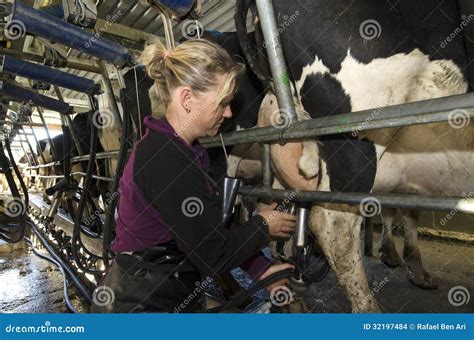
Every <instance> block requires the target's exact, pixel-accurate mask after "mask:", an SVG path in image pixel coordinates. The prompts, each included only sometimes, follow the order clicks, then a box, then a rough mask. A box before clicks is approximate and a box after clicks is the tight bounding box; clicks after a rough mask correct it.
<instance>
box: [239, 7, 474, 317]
mask: <svg viewBox="0 0 474 340" xmlns="http://www.w3.org/2000/svg"><path fill="white" fill-rule="evenodd" d="M246 2H248V1H247V0H243V1H239V5H240V9H242V8H243V7H245V6H244V5H242V4H244V3H246ZM273 4H274V8H275V12H276V18H277V22H278V26H279V30H278V31H279V33H280V38H281V41H282V45H283V50H284V54H285V57H286V61H287V65H288V71H289V74H290V79H291V80H292V85H293V89H294V96H295V101H296V105H297V113H298V118H299V119H308V118H324V117H328V116H333V115H338V114H342V113H348V112H353V111H360V110H366V109H375V110H374V115H376V114H377V111H376V109H377V108H380V107H384V106H388V105H395V104H401V103H407V102H413V101H419V100H424V99H429V98H436V97H444V96H449V95H456V94H462V93H465V92H467V91H468V87H469V84H468V82H467V66H468V65H469V60H468V53H470V52H469V51H472V40H468V39H465V37H464V35H463V28H464V27H466V26H467V25H469V24H470V25H474V22H473V23H471V21H474V13H471V12H464V13H460V10H459V4H458V1H457V0H426V1H423V2H422V3H421V2H415V1H411V0H399V1H377V0H359V1H350V0H335V1H334V0H319V1H311V0H302V1H298V2H292V1H283V0H274V1H273ZM244 14H245V13H244ZM461 14H463V15H464V16H461ZM239 15H240V18H239ZM243 17H244V16H243V15H242V13H240V14H239V12H237V16H236V18H237V20H238V21H239V20H242V18H243ZM239 34H240V35H241V37H242V38H243V39H245V38H244V37H245V35H244V34H243V32H239ZM469 44H471V46H469ZM466 46H468V47H466ZM275 112H278V107H277V105H276V100H275V98H274V97H271V96H267V97H266V98H265V99H264V101H263V103H262V110H261V116H260V118H259V120H260V122H259V124H260V125H261V126H266V125H270V124H271V122H272V121H274V117H273V116H274V115H275ZM466 118H467V117H466ZM465 129H466V130H465V131H464V133H462V134H461V133H457V131H455V130H454V129H453V128H451V126H449V125H448V124H430V125H426V126H424V127H423V131H421V130H419V129H417V127H406V128H400V129H384V130H375V131H370V132H366V133H357V132H356V133H354V134H343V135H332V136H324V137H321V138H319V139H318V140H317V141H313V142H305V143H287V144H286V145H284V146H281V145H278V144H274V145H272V161H273V165H274V168H275V175H276V178H277V179H278V180H279V181H280V182H281V184H282V185H284V186H285V187H287V188H299V189H302V190H315V189H317V190H322V191H342V192H367V193H369V192H383V193H386V192H404V193H418V194H431V193H435V194H445V195H456V193H457V192H456V190H459V189H460V188H461V187H462V186H460V185H459V186H456V188H457V189H456V190H454V189H452V190H447V189H448V187H449V186H450V183H449V181H446V183H445V184H443V185H442V186H439V183H438V180H439V179H440V176H439V173H437V172H436V171H434V170H433V169H436V167H435V158H436V157H437V156H439V157H441V159H442V160H443V163H442V164H441V165H440V164H438V165H439V166H441V168H442V169H443V170H442V171H447V174H448V173H451V174H452V175H453V176H454V174H456V176H459V175H460V178H462V179H464V180H468V179H469V178H471V177H469V169H472V167H473V165H474V159H473V157H472V149H473V143H472V123H471V124H469V121H468V124H467V125H466V127H465ZM470 136H471V137H470ZM440 137H442V138H440ZM430 138H433V139H434V138H436V139H437V140H436V141H435V140H431V142H432V143H431V144H430ZM433 143H439V145H437V147H436V150H437V153H428V154H427V153H425V152H430V151H432V149H431V148H432V147H433ZM443 145H444V146H445V148H444V149H443ZM459 150H460V152H458V151H459ZM452 151H456V152H455V153H452ZM416 156H419V157H420V158H421V157H423V158H424V157H431V158H430V159H429V160H428V161H426V162H425V161H419V159H417V158H416ZM430 166H433V169H431V171H430V173H432V176H430V178H426V177H424V176H421V175H420V174H423V172H424V171H425V168H428V167H430ZM443 179H444V180H446V179H447V178H446V177H444V178H443ZM469 183H470V184H469V185H468V186H467V187H470V188H471V189H472V184H473V183H472V179H471V180H470V182H469ZM456 196H460V195H456ZM361 222H362V216H361V214H360V209H359V207H349V206H346V205H338V204H315V205H313V207H312V210H311V216H310V228H311V231H312V233H313V234H314V235H315V236H316V238H317V240H318V242H319V243H320V245H321V247H322V250H323V251H324V254H325V255H326V258H327V259H328V261H329V263H330V265H331V267H332V269H333V270H334V272H335V273H336V275H337V277H338V279H339V282H340V283H341V285H342V287H343V288H344V290H345V292H346V294H347V296H348V298H349V300H350V301H351V304H352V309H353V311H355V312H373V311H378V310H379V309H378V305H377V302H376V300H375V298H374V294H371V291H370V289H369V286H368V284H367V278H366V275H365V271H364V267H363V264H362V251H361V247H360V226H361ZM411 224H412V225H414V223H411ZM413 230H414V229H413V228H412V227H410V228H408V229H407V234H409V235H408V236H407V237H408V239H409V240H410V241H408V242H407V241H406V242H405V245H406V247H405V248H406V249H405V250H404V255H405V256H404V257H405V262H406V264H407V267H408V270H409V274H410V279H411V280H412V282H414V283H415V284H417V285H419V286H421V287H427V288H429V287H430V285H431V283H430V278H429V276H427V274H426V272H425V271H424V269H423V266H422V264H421V256H420V253H419V250H418V248H417V245H416V230H415V231H413Z"/></svg>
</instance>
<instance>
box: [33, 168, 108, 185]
mask: <svg viewBox="0 0 474 340" xmlns="http://www.w3.org/2000/svg"><path fill="white" fill-rule="evenodd" d="M29 169H30V168H27V170H29ZM27 176H29V177H38V178H64V175H34V174H33V175H27ZM71 176H82V177H85V176H86V173H85V172H81V171H77V172H73V173H71ZM92 178H94V179H97V180H98V181H104V182H113V181H114V179H113V178H112V177H105V176H98V175H92Z"/></svg>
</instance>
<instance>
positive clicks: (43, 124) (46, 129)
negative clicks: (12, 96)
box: [36, 106, 57, 159]
mask: <svg viewBox="0 0 474 340" xmlns="http://www.w3.org/2000/svg"><path fill="white" fill-rule="evenodd" d="M36 108H37V110H38V116H39V117H40V119H41V124H42V126H43V128H44V130H45V131H46V136H47V138H48V143H49V145H50V147H51V152H52V153H53V154H52V156H53V157H54V158H55V159H56V155H57V153H56V148H55V147H54V143H53V140H52V139H51V135H50V134H49V128H48V124H46V120H45V119H44V116H43V113H44V111H43V108H42V107H41V106H37V107H36Z"/></svg>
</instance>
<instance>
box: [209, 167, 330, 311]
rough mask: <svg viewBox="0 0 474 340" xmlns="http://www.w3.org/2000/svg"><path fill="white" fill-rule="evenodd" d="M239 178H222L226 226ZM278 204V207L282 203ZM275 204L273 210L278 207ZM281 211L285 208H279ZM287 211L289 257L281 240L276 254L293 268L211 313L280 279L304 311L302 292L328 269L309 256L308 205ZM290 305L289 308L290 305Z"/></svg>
mask: <svg viewBox="0 0 474 340" xmlns="http://www.w3.org/2000/svg"><path fill="white" fill-rule="evenodd" d="M241 182H242V181H241V179H239V178H234V177H228V176H226V177H224V180H223V186H222V190H221V193H220V207H221V213H222V217H221V218H222V223H223V224H224V225H225V226H226V225H229V224H230V222H231V220H232V217H233V212H234V207H235V205H236V199H237V196H238V192H239V188H240V185H241ZM283 205H284V204H282V205H281V206H283ZM281 206H279V207H278V208H277V210H280V207H281ZM281 210H285V208H283V209H281ZM286 212H287V213H291V214H296V231H295V234H294V236H293V238H292V239H291V240H290V241H288V242H292V243H293V244H292V253H293V256H291V255H290V256H289V255H287V254H285V252H284V243H285V242H284V241H278V242H277V256H278V259H279V260H280V261H281V262H287V263H291V264H293V265H294V266H295V269H294V270H283V271H280V272H277V273H274V274H272V275H270V276H268V277H267V278H265V279H264V280H260V281H257V282H255V283H253V284H252V285H251V286H250V287H249V288H248V289H246V290H244V291H242V292H241V293H238V294H237V295H236V296H234V297H232V298H231V299H230V300H229V301H227V302H225V303H224V304H223V305H222V306H219V307H217V308H215V309H212V310H210V311H211V312H222V311H224V310H226V309H231V308H236V307H237V306H239V305H241V304H242V303H243V302H244V301H245V300H247V299H248V298H250V297H251V296H252V295H254V294H255V293H256V292H258V291H259V290H260V289H263V288H265V287H267V286H268V285H270V284H272V283H274V282H277V281H279V280H281V279H284V278H288V279H289V283H288V285H289V286H290V288H291V291H292V296H291V298H292V300H293V303H292V304H298V305H299V306H300V308H299V310H298V311H300V312H301V311H305V305H304V303H303V302H302V300H303V296H304V294H305V293H306V292H307V290H308V289H309V285H310V284H311V283H314V282H319V281H321V280H322V279H323V278H324V277H325V276H326V274H327V273H328V271H329V265H328V263H327V261H326V260H325V258H324V257H323V258H322V259H317V260H315V259H314V258H312V256H314V255H313V244H314V239H313V237H312V236H311V233H310V232H309V230H308V219H309V212H310V206H309V205H308V203H304V202H296V203H294V204H293V206H292V207H290V208H286ZM270 308H271V304H268V303H266V301H263V302H261V303H260V304H258V305H256V306H252V309H251V312H252V313H267V312H269V311H270ZM290 308H291V307H290Z"/></svg>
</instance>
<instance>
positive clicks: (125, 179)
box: [111, 116, 270, 279]
mask: <svg viewBox="0 0 474 340" xmlns="http://www.w3.org/2000/svg"><path fill="white" fill-rule="evenodd" d="M144 122H145V125H146V126H147V130H146V133H145V135H144V136H143V137H142V139H141V140H140V141H138V142H137V143H136V144H135V145H134V147H133V150H132V152H131V155H130V158H129V160H128V162H127V165H126V166H125V169H124V173H123V176H122V178H121V179H120V189H119V192H120V203H119V209H118V217H117V219H116V238H115V240H114V241H113V242H112V245H111V250H112V251H114V252H127V251H139V250H143V249H144V248H146V247H150V246H154V245H158V244H161V243H165V242H168V241H170V240H172V239H173V235H172V234H171V232H170V228H169V226H168V225H167V224H166V223H165V221H164V220H163V218H162V217H161V215H160V213H159V212H158V211H157V210H156V208H155V207H154V206H152V204H151V203H149V202H148V201H147V200H146V199H145V197H144V195H143V194H142V193H141V192H140V190H139V188H138V187H137V185H136V184H135V182H134V180H133V178H134V175H135V172H134V163H135V155H136V150H137V147H138V145H139V144H140V143H141V142H142V141H143V140H144V139H145V138H147V136H148V134H149V133H153V132H152V131H155V132H158V133H161V134H164V135H166V136H168V137H169V138H170V139H172V140H173V141H175V142H177V143H181V144H182V145H184V146H185V147H187V148H189V149H191V150H192V151H193V153H194V154H195V155H196V156H197V158H198V159H199V162H200V164H199V165H200V167H201V169H203V170H204V171H205V172H208V171H209V156H208V154H207V151H206V149H205V148H204V147H202V145H200V144H199V142H198V141H195V142H194V143H193V145H192V146H189V145H188V144H187V143H186V142H185V141H184V140H183V139H182V138H181V137H180V136H179V135H178V134H177V133H176V132H175V130H174V129H173V127H172V126H171V125H170V124H169V123H168V122H167V121H166V119H154V118H152V117H151V116H147V117H145V120H144ZM205 180H206V187H207V190H208V191H209V193H210V194H211V195H213V193H214V191H213V187H212V184H211V182H210V180H209V179H208V178H206V179H205ZM177 209H179V208H177ZM232 227H234V228H235V227H237V226H235V225H233V226H232ZM237 228H238V227H237ZM269 266H270V261H269V260H268V259H267V258H266V257H265V256H264V255H263V254H262V253H261V252H258V253H257V254H255V255H254V256H252V257H251V258H250V259H248V260H247V261H245V262H244V263H243V264H242V266H241V267H242V269H244V270H245V271H247V272H248V273H249V275H250V276H251V277H252V278H253V279H257V278H258V277H260V275H261V274H263V272H265V271H266V269H268V268H269Z"/></svg>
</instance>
